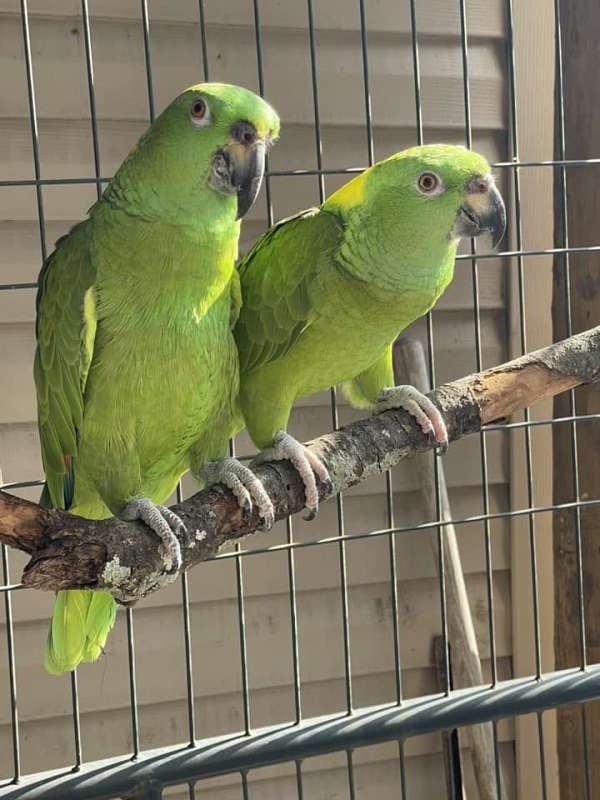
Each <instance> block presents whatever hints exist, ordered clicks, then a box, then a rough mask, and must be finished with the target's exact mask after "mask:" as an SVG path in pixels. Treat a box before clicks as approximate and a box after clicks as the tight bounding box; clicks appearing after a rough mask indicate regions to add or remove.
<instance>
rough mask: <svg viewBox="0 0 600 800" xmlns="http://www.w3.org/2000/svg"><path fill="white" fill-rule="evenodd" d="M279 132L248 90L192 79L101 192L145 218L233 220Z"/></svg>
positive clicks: (245, 205)
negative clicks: (189, 85)
mask: <svg viewBox="0 0 600 800" xmlns="http://www.w3.org/2000/svg"><path fill="white" fill-rule="evenodd" d="M278 134H279V118H278V116H277V114H276V112H275V111H274V110H273V109H272V108H271V106H270V105H269V104H268V103H266V102H265V101H264V100H263V99H262V98H260V97H258V96H257V95H256V94H254V93H253V92H250V91H248V90H247V89H243V88H241V87H239V86H232V85H229V84H224V83H204V84H198V85H196V86H191V87H190V88H189V89H186V90H185V91H184V92H182V93H181V94H180V95H179V96H178V97H176V98H175V100H173V102H172V103H171V104H170V105H169V106H167V108H166V109H165V110H164V111H163V112H162V114H161V115H160V116H159V117H158V118H157V119H156V120H155V122H154V124H153V125H152V126H151V127H150V128H149V129H148V130H147V131H146V132H145V133H144V134H143V135H142V137H141V138H140V140H139V141H138V143H137V145H136V146H135V147H134V149H133V150H132V152H131V153H130V154H129V156H128V157H127V159H126V160H125V162H124V163H123V164H122V166H121V167H120V169H119V170H118V172H117V174H116V175H115V177H114V178H113V180H112V181H111V183H110V185H109V186H108V188H107V190H106V193H105V198H106V200H108V201H109V202H110V203H112V204H113V205H118V206H121V207H123V208H125V209H126V210H129V211H133V212H134V213H137V214H139V215H140V216H145V217H148V218H150V219H152V218H154V217H158V218H160V219H163V220H164V219H170V220H172V221H173V222H176V223H180V224H192V225H193V224H195V223H196V222H199V221H200V219H202V220H204V222H205V223H206V221H207V220H210V221H211V222H212V223H214V224H218V223H219V222H220V221H221V220H223V217H224V218H225V219H226V220H227V221H234V220H235V219H236V218H237V219H239V218H240V217H241V216H243V215H244V214H245V213H246V212H247V211H248V210H249V209H250V207H251V206H252V203H253V202H254V200H255V198H256V195H257V194H258V190H259V188H260V184H261V181H262V176H263V172H264V160H265V152H266V149H267V148H268V146H269V145H270V143H271V142H272V141H273V140H274V139H276V138H277V136H278Z"/></svg>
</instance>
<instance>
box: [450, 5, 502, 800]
mask: <svg viewBox="0 0 600 800" xmlns="http://www.w3.org/2000/svg"><path fill="white" fill-rule="evenodd" d="M459 18H460V41H461V55H462V77H463V104H464V115H465V144H466V146H467V147H468V148H471V147H472V146H473V123H472V115H471V84H470V66H469V40H468V31H467V12H466V3H465V0H459ZM470 249H471V255H472V256H473V260H472V262H471V266H472V271H471V279H472V287H473V295H472V296H473V323H474V327H475V362H476V367H475V368H476V370H477V371H478V372H480V371H481V370H482V369H483V347H482V339H481V305H480V300H479V267H478V263H477V258H476V255H477V245H476V242H475V240H474V239H471V243H470ZM479 452H480V468H481V484H482V485H481V490H482V492H481V494H482V511H483V515H484V517H485V521H484V548H485V574H486V594H487V598H486V599H487V611H488V614H487V616H488V636H489V640H490V666H491V679H492V687H494V686H496V684H497V682H498V663H497V655H496V625H495V610H494V577H493V576H494V573H493V562H492V540H491V526H490V520H489V513H490V498H489V476H488V464H487V439H486V435H485V431H481V433H480V435H479ZM492 741H493V746H494V771H495V782H496V792H497V795H498V800H502V798H503V786H502V769H501V761H500V747H499V743H498V725H497V722H495V721H494V722H493V723H492Z"/></svg>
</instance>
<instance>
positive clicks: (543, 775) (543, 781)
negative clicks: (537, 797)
mask: <svg viewBox="0 0 600 800" xmlns="http://www.w3.org/2000/svg"><path fill="white" fill-rule="evenodd" d="M537 726H538V745H539V755H540V778H541V785H542V798H543V800H547V797H548V773H547V771H546V753H545V752H544V720H543V718H542V714H541V712H540V713H538V714H537Z"/></svg>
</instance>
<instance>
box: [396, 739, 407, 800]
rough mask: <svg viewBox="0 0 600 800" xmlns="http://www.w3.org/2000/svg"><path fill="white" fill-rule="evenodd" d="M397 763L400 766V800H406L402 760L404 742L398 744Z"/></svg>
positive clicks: (404, 771) (403, 760) (404, 766)
mask: <svg viewBox="0 0 600 800" xmlns="http://www.w3.org/2000/svg"><path fill="white" fill-rule="evenodd" d="M398 763H399V766H400V800H408V792H407V791H406V763H405V759H404V742H398Z"/></svg>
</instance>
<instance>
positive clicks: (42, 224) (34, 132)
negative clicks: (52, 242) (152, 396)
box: [21, 0, 82, 769]
mask: <svg viewBox="0 0 600 800" xmlns="http://www.w3.org/2000/svg"><path fill="white" fill-rule="evenodd" d="M21 25H22V33H23V49H24V53H25V69H26V75H27V96H28V101H29V121H30V126H31V145H32V152H33V166H34V174H35V179H36V187H35V189H36V200H37V212H38V225H39V234H40V249H41V253H42V261H43V262H45V261H46V259H47V256H48V250H47V245H46V220H45V214H44V200H43V195H42V187H41V184H40V181H41V166H40V155H39V127H38V120H37V107H36V97H35V83H34V78H33V61H32V57H31V34H30V30H29V15H28V8H27V0H21ZM70 686H71V702H72V717H73V738H74V741H73V745H74V750H75V764H74V767H75V769H78V768H79V766H80V764H81V758H82V747H81V725H80V720H79V698H78V690H77V675H76V672H75V671H73V672H72V673H71V675H70Z"/></svg>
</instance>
